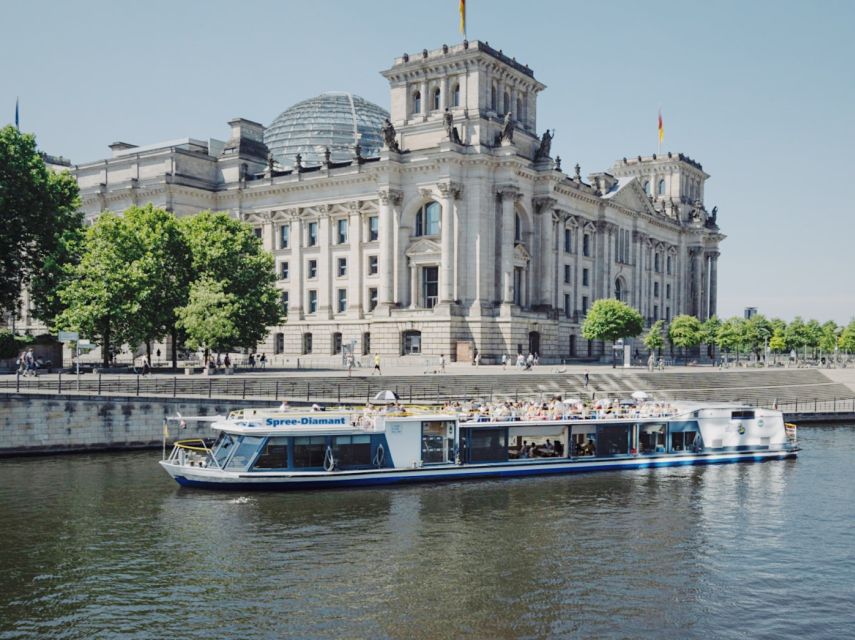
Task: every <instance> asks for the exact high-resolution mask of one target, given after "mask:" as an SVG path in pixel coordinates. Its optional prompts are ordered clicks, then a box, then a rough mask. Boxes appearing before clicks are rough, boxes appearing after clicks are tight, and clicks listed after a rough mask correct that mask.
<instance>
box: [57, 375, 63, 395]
mask: <svg viewBox="0 0 855 640" xmlns="http://www.w3.org/2000/svg"><path fill="white" fill-rule="evenodd" d="M56 392H57V393H58V394H60V395H62V371H60V372H59V376H57V379H56Z"/></svg>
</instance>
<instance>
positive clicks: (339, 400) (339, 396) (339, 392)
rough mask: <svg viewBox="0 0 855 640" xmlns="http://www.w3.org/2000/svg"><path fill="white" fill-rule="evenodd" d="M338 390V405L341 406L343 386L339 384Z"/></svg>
mask: <svg viewBox="0 0 855 640" xmlns="http://www.w3.org/2000/svg"><path fill="white" fill-rule="evenodd" d="M336 389H338V403H339V404H341V385H340V384H337V385H336Z"/></svg>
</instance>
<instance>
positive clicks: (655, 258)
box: [653, 251, 662, 273]
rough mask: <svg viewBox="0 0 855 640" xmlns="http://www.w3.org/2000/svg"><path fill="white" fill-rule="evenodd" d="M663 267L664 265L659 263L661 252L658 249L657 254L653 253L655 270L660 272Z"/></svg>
mask: <svg viewBox="0 0 855 640" xmlns="http://www.w3.org/2000/svg"><path fill="white" fill-rule="evenodd" d="M661 268H662V266H661V265H660V264H659V252H658V251H657V252H656V253H655V254H653V270H654V271H655V272H656V273H659V270H660V269H661Z"/></svg>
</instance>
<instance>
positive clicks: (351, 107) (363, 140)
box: [264, 92, 389, 167]
mask: <svg viewBox="0 0 855 640" xmlns="http://www.w3.org/2000/svg"><path fill="white" fill-rule="evenodd" d="M388 117H389V114H388V113H387V112H386V111H384V110H383V109H381V108H380V107H378V106H377V105H376V104H373V103H371V102H368V101H367V100H364V99H363V98H360V97H359V96H356V95H353V94H352V93H344V92H335V93H322V94H321V95H319V96H317V97H315V98H310V99H308V100H303V101H302V102H298V103H297V104H295V105H294V106H293V107H291V108H289V109H286V110H285V111H283V112H282V113H280V114H279V115H278V116H277V117H276V119H275V120H274V121H273V122H272V123H271V124H270V126H269V127H267V129H266V130H265V132H264V143H265V144H266V145H267V148H268V149H270V152H271V153H272V154H273V157H274V158H275V159H276V161H277V162H278V163H279V164H280V165H281V166H284V167H293V166H294V164H295V157H296V155H297V154H298V153H299V154H301V155H302V156H303V166H305V167H310V166H317V165H319V164H321V163H322V162H323V160H324V150H325V149H326V148H327V147H329V149H330V154H331V156H330V158H331V160H332V161H333V162H347V161H349V160H352V159H353V147H354V145H355V144H356V143H357V142H359V144H360V145H361V146H362V155H363V156H365V157H371V156H377V155H379V154H380V149H381V148H382V147H383V134H382V128H383V120H384V119H385V118H388Z"/></svg>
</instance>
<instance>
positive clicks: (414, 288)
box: [410, 262, 419, 309]
mask: <svg viewBox="0 0 855 640" xmlns="http://www.w3.org/2000/svg"><path fill="white" fill-rule="evenodd" d="M418 302H419V268H418V267H417V266H416V265H415V264H413V263H412V262H410V309H415V308H416V306H418Z"/></svg>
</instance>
